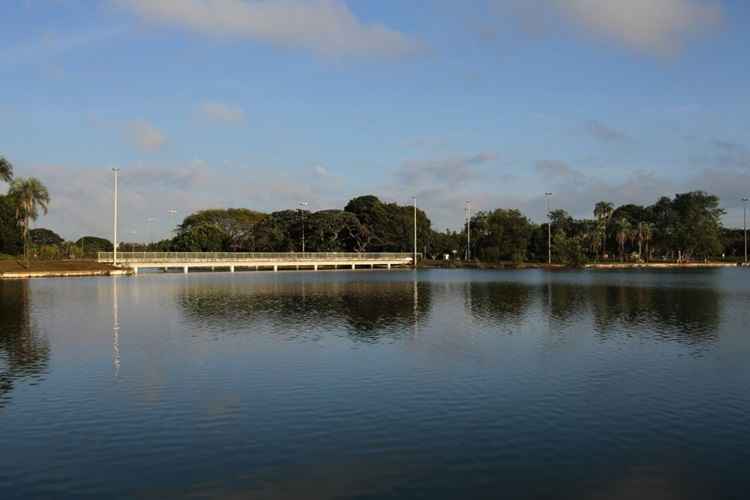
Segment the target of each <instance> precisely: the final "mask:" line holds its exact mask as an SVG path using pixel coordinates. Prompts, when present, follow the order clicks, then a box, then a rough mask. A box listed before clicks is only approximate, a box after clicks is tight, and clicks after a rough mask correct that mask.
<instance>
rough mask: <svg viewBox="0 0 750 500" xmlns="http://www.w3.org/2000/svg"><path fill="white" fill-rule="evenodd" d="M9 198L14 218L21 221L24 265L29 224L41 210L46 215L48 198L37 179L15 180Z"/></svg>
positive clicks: (27, 257) (27, 253)
mask: <svg viewBox="0 0 750 500" xmlns="http://www.w3.org/2000/svg"><path fill="white" fill-rule="evenodd" d="M8 194H9V195H10V196H12V197H13V199H14V200H15V202H16V218H17V219H18V220H19V221H21V227H22V229H23V242H24V255H25V256H26V263H27V265H28V261H29V224H30V223H31V221H33V220H36V219H37V217H39V210H40V209H41V210H42V211H43V212H44V213H45V214H46V213H47V206H48V205H49V202H50V198H49V192H48V191H47V188H46V187H45V186H44V184H42V182H41V181H40V180H39V179H36V178H34V177H30V178H28V179H15V180H14V181H13V182H12V183H11V185H10V191H9V192H8Z"/></svg>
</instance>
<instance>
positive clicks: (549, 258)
mask: <svg viewBox="0 0 750 500" xmlns="http://www.w3.org/2000/svg"><path fill="white" fill-rule="evenodd" d="M550 196H552V193H544V200H545V202H546V207H547V264H549V265H551V264H552V219H551V217H550V214H549V197H550Z"/></svg>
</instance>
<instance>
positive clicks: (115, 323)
mask: <svg viewBox="0 0 750 500" xmlns="http://www.w3.org/2000/svg"><path fill="white" fill-rule="evenodd" d="M112 367H113V368H114V370H115V378H118V377H119V375H120V314H119V310H118V306H117V277H114V278H113V279H112Z"/></svg>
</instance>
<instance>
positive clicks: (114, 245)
mask: <svg viewBox="0 0 750 500" xmlns="http://www.w3.org/2000/svg"><path fill="white" fill-rule="evenodd" d="M118 172H120V169H119V168H113V169H112V173H113V174H114V177H115V192H114V200H113V203H114V210H113V213H114V214H113V217H112V233H113V234H112V250H113V252H112V263H113V265H115V266H116V265H117V174H118Z"/></svg>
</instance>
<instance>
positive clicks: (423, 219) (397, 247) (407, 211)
mask: <svg viewBox="0 0 750 500" xmlns="http://www.w3.org/2000/svg"><path fill="white" fill-rule="evenodd" d="M344 210H346V211H347V212H351V213H353V214H354V215H356V216H357V219H358V220H359V221H360V223H361V224H362V225H363V226H364V232H365V233H366V235H367V238H368V240H369V243H368V245H367V250H370V251H374V252H410V251H412V249H413V247H414V207H412V206H410V205H398V204H396V203H383V202H382V201H380V200H379V199H378V198H377V197H376V196H372V195H367V196H360V197H358V198H354V199H352V200H350V201H349V203H347V205H346V207H345V208H344ZM431 226H432V224H431V222H430V219H428V218H427V215H426V214H425V213H424V211H422V210H417V233H418V239H419V242H420V243H421V250H422V251H424V252H425V253H429V247H430V243H431V242H430V238H431V236H432V227H431Z"/></svg>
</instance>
